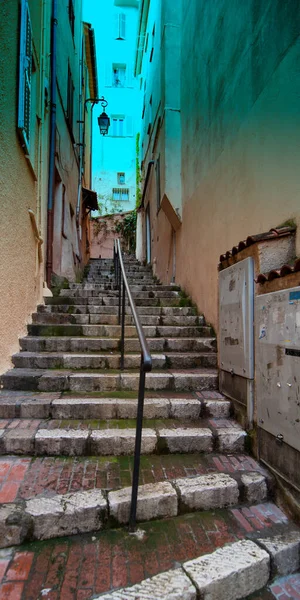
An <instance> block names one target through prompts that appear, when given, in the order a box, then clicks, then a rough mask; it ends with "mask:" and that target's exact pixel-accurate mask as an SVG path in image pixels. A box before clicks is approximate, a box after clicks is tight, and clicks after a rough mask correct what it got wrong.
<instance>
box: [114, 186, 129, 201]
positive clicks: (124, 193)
mask: <svg viewBox="0 0 300 600" xmlns="http://www.w3.org/2000/svg"><path fill="white" fill-rule="evenodd" d="M112 197H113V200H114V201H115V202H128V200H129V189H128V188H113V190H112Z"/></svg>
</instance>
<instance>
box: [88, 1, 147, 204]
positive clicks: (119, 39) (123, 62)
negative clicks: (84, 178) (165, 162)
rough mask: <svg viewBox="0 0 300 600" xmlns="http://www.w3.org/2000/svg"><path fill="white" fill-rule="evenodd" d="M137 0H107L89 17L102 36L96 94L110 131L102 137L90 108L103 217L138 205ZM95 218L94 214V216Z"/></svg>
mask: <svg viewBox="0 0 300 600" xmlns="http://www.w3.org/2000/svg"><path fill="white" fill-rule="evenodd" d="M138 6H139V1H138V0H107V1H106V2H105V6H102V8H101V9H100V10H99V8H96V9H95V5H94V12H93V10H92V9H93V7H92V3H90V9H91V10H90V12H89V17H90V20H91V21H92V23H93V26H94V27H95V30H96V32H97V31H98V34H99V35H100V38H99V39H101V46H100V48H98V50H97V54H98V81H99V94H100V96H102V95H104V96H105V99H106V100H107V101H108V106H107V109H106V112H107V114H108V115H109V117H110V129H109V133H108V135H107V136H106V137H103V136H100V134H99V129H98V125H97V117H98V116H99V115H100V113H101V111H102V109H101V106H100V104H98V105H97V106H95V107H94V131H93V188H94V189H95V190H96V192H97V194H98V201H99V203H101V205H102V206H101V209H102V210H101V212H102V214H106V213H111V212H123V211H129V210H132V209H134V208H135V205H136V154H137V153H136V135H137V131H138V125H139V115H140V98H141V92H140V89H139V84H138V81H137V80H136V79H135V78H134V61H135V46H136V36H137V22H138ZM94 215H95V213H94Z"/></svg>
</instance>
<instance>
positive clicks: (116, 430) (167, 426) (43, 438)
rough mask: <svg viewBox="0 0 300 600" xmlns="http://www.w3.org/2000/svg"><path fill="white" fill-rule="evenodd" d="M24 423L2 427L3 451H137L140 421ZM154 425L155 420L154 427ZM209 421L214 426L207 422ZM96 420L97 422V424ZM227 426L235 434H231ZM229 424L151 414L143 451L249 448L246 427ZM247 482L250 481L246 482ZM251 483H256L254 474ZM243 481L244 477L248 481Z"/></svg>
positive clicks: (91, 453) (96, 453)
mask: <svg viewBox="0 0 300 600" xmlns="http://www.w3.org/2000/svg"><path fill="white" fill-rule="evenodd" d="M22 423H24V425H23V426H21V425H20V423H18V422H17V423H16V425H15V427H10V425H8V426H7V428H6V429H3V430H1V434H0V453H1V454H18V455H29V456H44V455H45V456H60V455H63V456H122V455H133V454H134V448H135V435H136V431H135V427H132V421H130V420H129V421H127V420H126V419H123V420H122V419H121V420H109V419H108V420H106V421H99V422H96V421H95V420H92V421H86V420H85V421H81V426H82V428H79V429H78V428H75V426H77V427H78V423H77V422H76V421H72V420H70V421H69V422H68V428H64V427H63V425H66V421H65V420H63V421H60V420H53V421H40V422H39V421H37V420H32V421H27V422H26V423H25V422H24V421H22ZM149 425H151V426H150V427H149ZM208 425H209V426H208ZM95 426H98V427H97V428H96V429H95ZM228 432H229V433H230V436H228ZM226 433H227V438H226V444H224V440H225V438H224V428H223V427H219V426H213V425H211V422H208V423H207V424H206V423H205V422H201V421H199V420H198V421H195V422H194V421H189V420H183V419H182V420H181V422H178V420H177V419H160V420H155V419H151V420H146V421H145V424H144V427H143V431H142V446H141V453H142V454H153V453H159V454H169V453H171V454H174V453H175V454H180V453H184V454H190V453H198V452H213V451H214V450H217V451H219V449H220V448H221V450H220V451H221V452H222V453H224V452H225V453H235V452H242V451H243V450H244V443H245V432H244V431H243V430H242V429H241V428H232V429H231V430H229V429H228V428H227V431H226ZM246 483H247V482H246ZM248 483H249V484H251V485H254V484H256V483H257V482H256V480H255V481H254V482H253V481H252V480H249V482H248ZM243 485H244V482H243Z"/></svg>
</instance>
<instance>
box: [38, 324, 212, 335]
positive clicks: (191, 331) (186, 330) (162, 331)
mask: <svg viewBox="0 0 300 600" xmlns="http://www.w3.org/2000/svg"><path fill="white" fill-rule="evenodd" d="M27 329H28V333H29V335H32V336H72V337H74V336H76V337H78V336H86V337H109V338H115V337H120V335H121V327H120V325H71V324H63V325H62V324H59V325H51V324H49V325H45V324H34V323H33V324H31V325H28V326H27ZM143 330H144V334H145V336H146V337H147V338H148V337H149V338H150V337H174V338H180V337H184V338H187V337H210V336H211V334H212V331H211V328H210V327H208V326H200V325H199V326H198V325H191V326H187V327H184V326H183V327H181V326H173V325H170V326H169V325H158V326H150V325H146V326H145V327H143ZM125 337H137V330H136V327H135V326H134V325H127V326H125Z"/></svg>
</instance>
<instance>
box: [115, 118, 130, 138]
mask: <svg viewBox="0 0 300 600" xmlns="http://www.w3.org/2000/svg"><path fill="white" fill-rule="evenodd" d="M110 121H111V128H110V130H109V135H110V136H112V137H132V136H133V119H132V117H131V116H130V115H127V116H126V117H125V116H124V115H112V116H111V120H110Z"/></svg>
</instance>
